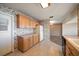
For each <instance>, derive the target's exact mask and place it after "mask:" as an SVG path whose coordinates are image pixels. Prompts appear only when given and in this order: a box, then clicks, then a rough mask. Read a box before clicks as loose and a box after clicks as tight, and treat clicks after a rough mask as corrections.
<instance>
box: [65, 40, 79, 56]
mask: <svg viewBox="0 0 79 59" xmlns="http://www.w3.org/2000/svg"><path fill="white" fill-rule="evenodd" d="M66 56H79V52H78V51H77V50H76V49H75V47H73V46H72V45H71V44H70V43H69V42H68V41H66Z"/></svg>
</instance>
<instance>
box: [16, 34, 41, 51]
mask: <svg viewBox="0 0 79 59" xmlns="http://www.w3.org/2000/svg"><path fill="white" fill-rule="evenodd" d="M38 37H39V36H38V34H33V35H31V36H29V37H27V36H24V37H22V36H17V40H18V50H20V51H22V52H25V51H27V50H28V49H30V48H31V47H33V46H34V45H36V44H37V43H38V42H39V41H40V40H39V38H38Z"/></svg>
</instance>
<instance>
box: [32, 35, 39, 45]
mask: <svg viewBox="0 0 79 59" xmlns="http://www.w3.org/2000/svg"><path fill="white" fill-rule="evenodd" d="M38 42H39V37H38V35H34V39H33V44H34V45H35V44H37V43H38Z"/></svg>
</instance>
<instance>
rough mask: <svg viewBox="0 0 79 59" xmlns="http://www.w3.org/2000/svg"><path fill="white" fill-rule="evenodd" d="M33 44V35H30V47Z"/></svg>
mask: <svg viewBox="0 0 79 59" xmlns="http://www.w3.org/2000/svg"><path fill="white" fill-rule="evenodd" d="M32 46H33V36H31V37H30V48H31V47H32Z"/></svg>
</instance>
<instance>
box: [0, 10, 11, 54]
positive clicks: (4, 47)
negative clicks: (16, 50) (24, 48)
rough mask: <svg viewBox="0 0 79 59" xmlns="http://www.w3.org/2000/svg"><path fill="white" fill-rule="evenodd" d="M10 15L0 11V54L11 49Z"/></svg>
mask: <svg viewBox="0 0 79 59" xmlns="http://www.w3.org/2000/svg"><path fill="white" fill-rule="evenodd" d="M11 19H12V18H11V16H10V15H8V14H6V13H3V12H0V55H6V54H7V53H10V52H11V51H12V36H11V35H12V26H11V25H12V21H11Z"/></svg>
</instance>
